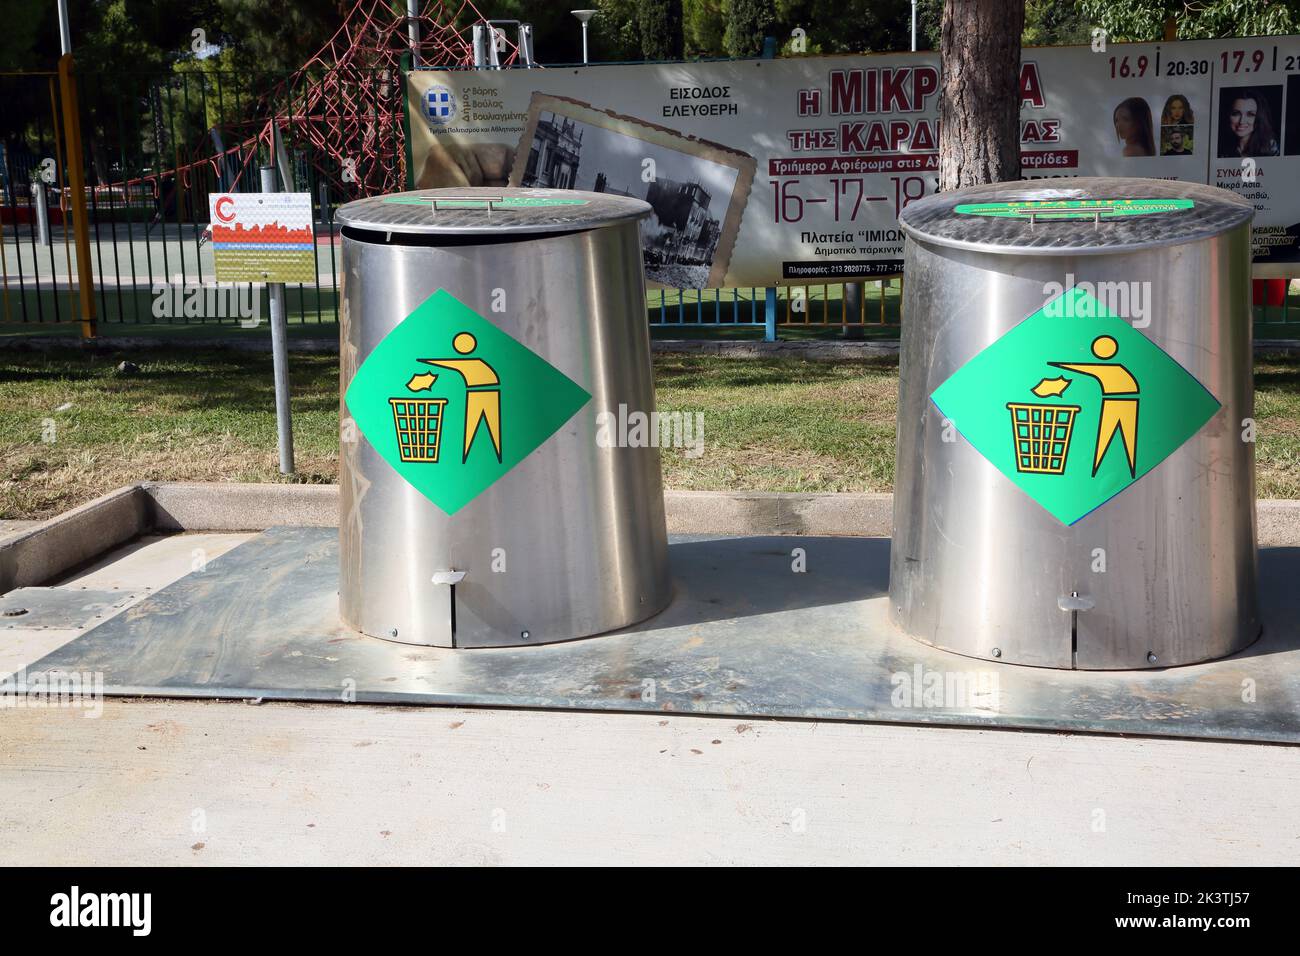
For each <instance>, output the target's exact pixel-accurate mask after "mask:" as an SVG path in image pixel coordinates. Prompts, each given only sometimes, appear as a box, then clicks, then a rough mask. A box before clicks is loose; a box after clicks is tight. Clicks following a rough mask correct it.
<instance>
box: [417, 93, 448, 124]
mask: <svg viewBox="0 0 1300 956" xmlns="http://www.w3.org/2000/svg"><path fill="white" fill-rule="evenodd" d="M424 115H425V116H427V117H428V118H429V119H430V120H431V121H432V122H434V123H437V124H439V125H442V124H443V123H447V122H449V121H450V120H452V119H454V118H455V117H456V97H455V95H454V94H453V93H452V92H451V90H449V89H447V87H445V86H431V87H429V89H427V90H425V93H424Z"/></svg>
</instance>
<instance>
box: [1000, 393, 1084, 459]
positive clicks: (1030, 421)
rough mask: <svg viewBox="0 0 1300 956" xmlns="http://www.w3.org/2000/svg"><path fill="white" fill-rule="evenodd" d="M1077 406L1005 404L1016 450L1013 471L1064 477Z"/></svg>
mask: <svg viewBox="0 0 1300 956" xmlns="http://www.w3.org/2000/svg"><path fill="white" fill-rule="evenodd" d="M1080 407H1081V406H1079V405H1032V404H1025V403H1022V402H1007V408H1008V409H1009V410H1010V412H1011V430H1012V434H1013V435H1014V440H1015V443H1016V444H1015V447H1016V471H1018V472H1020V473H1022V474H1038V475H1063V474H1065V459H1066V456H1067V455H1068V454H1069V451H1070V437H1071V435H1072V434H1073V433H1074V416H1075V415H1077V414H1078V413H1079V409H1080Z"/></svg>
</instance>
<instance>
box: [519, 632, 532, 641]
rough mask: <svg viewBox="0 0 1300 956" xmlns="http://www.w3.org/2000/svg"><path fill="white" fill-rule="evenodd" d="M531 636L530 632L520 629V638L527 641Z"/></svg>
mask: <svg viewBox="0 0 1300 956" xmlns="http://www.w3.org/2000/svg"><path fill="white" fill-rule="evenodd" d="M530 637H532V635H531V634H529V633H528V632H527V631H520V632H519V639H520V640H522V641H526V640H528V639H529V638H530Z"/></svg>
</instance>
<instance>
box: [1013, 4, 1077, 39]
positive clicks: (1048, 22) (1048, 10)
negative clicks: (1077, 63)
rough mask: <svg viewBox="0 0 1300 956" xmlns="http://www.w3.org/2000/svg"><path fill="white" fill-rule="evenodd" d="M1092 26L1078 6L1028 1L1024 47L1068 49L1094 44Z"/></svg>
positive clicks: (1023, 34)
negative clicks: (1067, 47) (1069, 47)
mask: <svg viewBox="0 0 1300 956" xmlns="http://www.w3.org/2000/svg"><path fill="white" fill-rule="evenodd" d="M1092 27H1093V23H1092V21H1090V20H1089V19H1087V18H1086V17H1084V15H1083V13H1082V12H1081V11H1080V10H1079V5H1078V4H1077V3H1062V2H1061V0H1025V29H1024V32H1023V33H1022V34H1021V35H1020V37H1021V38H1020V42H1021V45H1023V46H1068V45H1076V44H1084V43H1091V42H1092Z"/></svg>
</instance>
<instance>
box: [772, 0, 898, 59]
mask: <svg viewBox="0 0 1300 956" xmlns="http://www.w3.org/2000/svg"><path fill="white" fill-rule="evenodd" d="M776 20H777V22H776V24H775V25H774V27H773V29H772V31H771V32H773V33H775V34H776V35H777V36H779V37H781V38H782V40H783V44H782V52H783V53H796V52H797V51H796V50H795V48H794V46H793V43H792V40H791V39H788V38H790V37H791V31H793V30H794V29H795V28H796V27H800V28H802V29H803V30H804V31H805V32H806V34H807V36H806V44H807V46H806V49H805V50H804V52H805V53H810V54H811V53H867V52H889V51H895V50H907V49H909V48H910V45H911V33H910V30H911V27H910V22H911V4H910V2H909V0H777V2H776ZM918 34H919V31H918ZM919 39H920V38H919V36H918V41H919Z"/></svg>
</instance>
